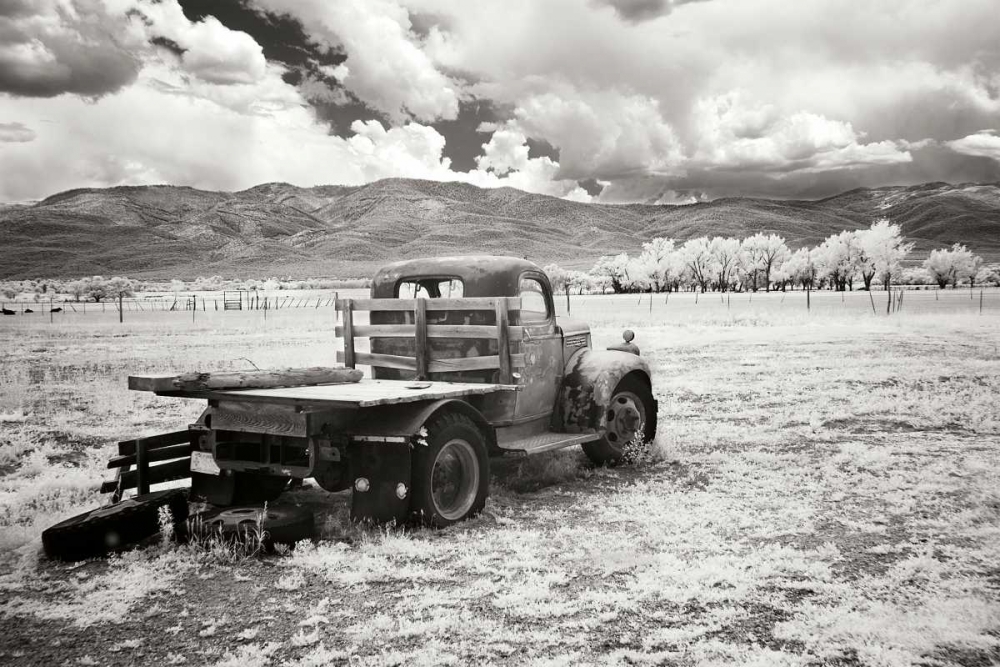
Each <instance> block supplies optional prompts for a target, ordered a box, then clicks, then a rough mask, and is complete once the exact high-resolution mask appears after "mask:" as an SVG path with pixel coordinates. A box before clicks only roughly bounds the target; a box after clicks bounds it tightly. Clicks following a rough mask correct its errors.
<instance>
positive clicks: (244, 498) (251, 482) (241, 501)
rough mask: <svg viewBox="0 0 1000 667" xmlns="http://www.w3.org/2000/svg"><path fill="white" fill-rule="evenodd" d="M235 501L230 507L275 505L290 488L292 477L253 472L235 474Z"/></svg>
mask: <svg viewBox="0 0 1000 667" xmlns="http://www.w3.org/2000/svg"><path fill="white" fill-rule="evenodd" d="M233 476H234V478H235V479H234V480H233V482H234V484H235V486H234V487H233V501H232V503H230V504H229V505H228V507H238V506H241V505H258V504H264V503H273V502H274V501H275V500H277V499H278V498H279V497H280V496H281V494H282V493H283V492H284V491H285V489H287V488H288V484H289V482H291V480H292V478H291V477H283V476H279V475H260V474H257V473H252V472H236V473H233Z"/></svg>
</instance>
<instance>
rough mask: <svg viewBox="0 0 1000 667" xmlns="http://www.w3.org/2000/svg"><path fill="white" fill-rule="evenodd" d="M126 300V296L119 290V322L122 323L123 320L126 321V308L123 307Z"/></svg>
mask: <svg viewBox="0 0 1000 667" xmlns="http://www.w3.org/2000/svg"><path fill="white" fill-rule="evenodd" d="M124 300H125V299H124V297H123V296H122V294H121V293H120V292H119V294H118V322H119V323H121V322H124V321H125V309H124V308H122V302H123V301H124Z"/></svg>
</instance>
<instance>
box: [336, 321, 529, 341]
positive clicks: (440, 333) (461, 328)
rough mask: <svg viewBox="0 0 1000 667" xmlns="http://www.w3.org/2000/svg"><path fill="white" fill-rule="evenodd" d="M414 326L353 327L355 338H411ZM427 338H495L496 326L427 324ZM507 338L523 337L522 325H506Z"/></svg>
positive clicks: (340, 330)
mask: <svg viewBox="0 0 1000 667" xmlns="http://www.w3.org/2000/svg"><path fill="white" fill-rule="evenodd" d="M416 331H417V330H416V327H415V326H414V325H412V324H359V325H356V326H355V327H354V337H355V338H364V337H371V338H413V337H414V336H415V335H416ZM335 333H336V335H337V336H338V337H343V335H344V328H343V327H341V326H337V327H336V330H335ZM427 337H428V338H483V339H496V337H497V330H496V327H494V326H490V325H485V326H484V325H477V324H428V325H427ZM507 338H508V339H509V340H521V339H523V338H524V327H514V326H508V327H507Z"/></svg>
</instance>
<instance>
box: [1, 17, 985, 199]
mask: <svg viewBox="0 0 1000 667" xmlns="http://www.w3.org/2000/svg"><path fill="white" fill-rule="evenodd" d="M998 14H1000V7H998V0H878V1H877V2H858V1H857V0H794V1H793V0H697V1H695V0H477V1H475V2H471V1H469V0H156V1H153V0H0V201H20V200H27V199H34V198H39V197H44V196H46V195H49V194H52V193H54V192H58V191H60V190H64V189H68V188H73V187H85V186H109V185H119V184H145V183H172V184H183V185H191V186H195V187H200V188H209V189H221V190H235V189H242V188H246V187H249V186H252V185H255V184H257V183H261V182H267V181H287V182H290V183H295V184H297V185H303V186H309V185H316V184H325V183H344V184H359V183H365V182H369V181H372V180H376V179H379V178H384V177H391V176H404V177H413V178H428V179H436V180H461V181H468V182H471V183H475V184H477V185H481V186H489V187H493V186H501V185H510V186H513V187H517V188H521V189H524V190H530V191H533V192H541V193H546V194H552V195H556V196H560V197H567V198H571V199H579V200H585V201H604V202H630V201H644V202H661V203H681V202H686V201H692V200H694V199H699V198H715V197H721V196H734V195H740V196H766V197H806V198H815V197H822V196H827V195H831V194H835V193H837V192H840V191H842V190H846V189H849V188H853V187H858V186H876V185H887V184H912V183H920V182H926V181H939V180H940V181H949V182H956V183H957V182H967V181H978V182H984V181H1000V131H998V130H1000V19H998Z"/></svg>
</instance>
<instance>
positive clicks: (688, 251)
mask: <svg viewBox="0 0 1000 667" xmlns="http://www.w3.org/2000/svg"><path fill="white" fill-rule="evenodd" d="M681 252H682V253H683V257H684V266H685V267H686V268H687V271H688V273H689V274H690V275H691V280H692V281H693V282H694V283H695V284H697V285H698V287H700V288H701V291H702V292H704V291H705V290H706V289H708V284H709V283H710V282H711V281H712V276H713V275H714V274H715V273H716V270H715V258H714V256H713V255H712V247H711V242H710V241H709V240H708V239H707V238H705V237H704V236H702V237H699V238H696V239H691V240H690V241H686V242H685V243H684V245H683V246H682V247H681Z"/></svg>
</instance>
